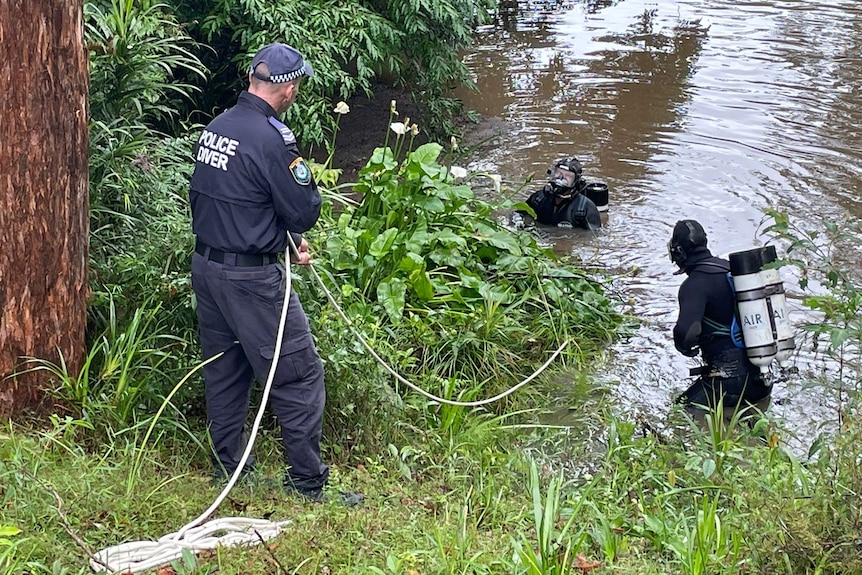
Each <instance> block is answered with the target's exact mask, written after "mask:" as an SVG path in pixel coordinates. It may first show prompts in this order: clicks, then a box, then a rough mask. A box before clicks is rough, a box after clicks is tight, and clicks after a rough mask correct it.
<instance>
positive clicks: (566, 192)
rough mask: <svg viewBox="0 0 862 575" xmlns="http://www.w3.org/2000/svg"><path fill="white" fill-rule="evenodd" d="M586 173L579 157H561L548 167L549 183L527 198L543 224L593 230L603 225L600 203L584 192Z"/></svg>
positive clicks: (528, 203)
mask: <svg viewBox="0 0 862 575" xmlns="http://www.w3.org/2000/svg"><path fill="white" fill-rule="evenodd" d="M582 172H583V168H582V167H581V163H580V162H579V161H578V159H577V158H564V159H562V160H558V161H557V162H555V163H554V165H553V167H552V168H551V169H549V170H548V175H549V176H550V177H549V179H548V183H546V184H545V185H544V186H543V187H542V189H540V190H538V191H536V192H534V193H533V194H532V195H531V196H530V197H529V198H528V199H527V205H528V206H530V207H531V208H533V211H534V212H536V220H537V221H538V222H539V223H541V224H545V225H552V226H561V227H564V226H571V227H576V228H584V229H586V230H593V231H596V230H598V229H600V228H601V227H602V219H601V216H600V215H599V210H598V208H597V207H596V204H595V203H593V201H592V200H590V199H589V198H588V197H587V196H586V195H585V194H584V191H585V190H586V188H587V185H588V184H587V182H586V180H584V179H583V177H581V174H582Z"/></svg>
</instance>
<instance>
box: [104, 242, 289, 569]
mask: <svg viewBox="0 0 862 575" xmlns="http://www.w3.org/2000/svg"><path fill="white" fill-rule="evenodd" d="M287 237H288V238H290V234H287ZM290 245H291V246H293V248H294V249H296V246H295V245H294V243H293V240H292V239H291V240H290ZM297 253H299V250H297ZM284 257H285V264H286V266H285V269H286V273H285V276H286V282H287V284H286V286H285V290H284V303H283V304H282V306H281V321H280V322H279V326H278V335H277V336H276V338H275V351H274V352H273V354H272V363H271V364H270V368H269V376H268V377H267V378H266V385H265V386H264V388H263V397H262V398H261V400H260V408H259V409H258V411H257V416H256V417H255V419H254V425H253V426H252V428H251V433H250V435H249V438H248V443H246V446H245V451H244V452H243V454H242V458H241V459H240V461H239V464H238V465H237V467H236V470H235V471H234V472H233V475H231V478H230V481H228V484H227V485H225V487H224V489H223V490H222V492H221V493H220V494H219V496H218V497H216V499H215V501H213V503H212V505H210V506H209V508H208V509H207V510H206V511H204V512H203V513H201V514H200V515H199V516H198V517H197V518H196V519H194V520H193V521H190V522H189V523H187V524H185V525H184V526H183V527H182V528H181V529H180V530H179V531H177V532H176V533H171V534H168V535H165V536H163V537H161V538H160V539H159V540H158V541H133V542H130V543H123V544H121V545H115V546H113V547H108V548H106V549H103V550H101V551H99V552H98V553H96V554H95V556H94V557H93V558H91V559H90V567H91V568H92V569H93V571H96V572H97V573H98V572H114V573H117V572H119V573H140V572H142V571H146V570H148V569H155V568H156V567H161V566H163V565H169V564H170V563H171V562H172V561H175V560H177V559H180V558H181V557H182V555H183V549H188V550H189V551H193V552H195V553H197V552H198V551H204V550H207V549H215V548H216V547H219V546H225V547H228V546H234V545H256V544H258V543H260V542H261V539H263V540H264V541H266V540H269V539H272V538H273V537H275V536H276V535H278V534H279V533H280V532H281V530H282V529H284V528H285V527H286V526H287V525H289V524H290V523H291V521H290V520H285V521H267V520H265V519H252V518H247V517H225V518H219V519H215V520H213V521H210V522H209V523H206V524H204V525H201V523H202V522H203V521H204V520H206V518H207V517H209V516H210V515H212V513H213V512H214V511H215V510H216V509H218V506H219V505H221V503H222V501H224V499H225V497H227V494H228V493H229V492H230V490H231V489H233V486H234V485H236V482H237V480H238V479H239V476H240V474H241V473H242V471H243V469H244V468H245V464H246V461H248V458H249V456H250V455H251V449H252V447H253V446H254V440H255V438H256V437H257V431H258V428H259V427H260V422H261V420H263V414H264V411H265V409H266V403H267V401H268V400H269V392H270V389H271V388H272V381H273V379H274V378H275V370H276V367H277V366H278V358H279V356H280V355H281V354H280V353H279V352H280V350H281V342H282V340H283V339H284V325H285V323H286V320H287V308H288V302H289V301H290V286H291V277H290V264H289V262H290V253H289V252H286V253H285V255H284ZM219 533H221V534H222V535H217V534H219Z"/></svg>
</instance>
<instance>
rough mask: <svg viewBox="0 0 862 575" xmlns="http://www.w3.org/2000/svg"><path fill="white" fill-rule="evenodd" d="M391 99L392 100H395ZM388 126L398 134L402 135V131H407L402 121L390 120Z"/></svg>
mask: <svg viewBox="0 0 862 575" xmlns="http://www.w3.org/2000/svg"><path fill="white" fill-rule="evenodd" d="M392 101H393V102H394V101H395V100H392ZM389 128H390V129H391V130H392V131H393V132H395V133H396V134H398V135H399V136H403V135H404V132H406V131H407V126H405V125H404V123H403V122H392V124H391V125H390V126H389Z"/></svg>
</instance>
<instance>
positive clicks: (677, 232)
mask: <svg viewBox="0 0 862 575" xmlns="http://www.w3.org/2000/svg"><path fill="white" fill-rule="evenodd" d="M668 254H669V256H670V259H671V261H672V262H673V263H674V264H676V265H677V266H678V267H679V271H677V272H676V273H677V274H680V273H685V274H687V275H688V277H687V278H686V279H685V280H684V281H683V282H682V285H681V286H680V288H679V317H678V318H677V322H676V325H675V326H674V328H673V339H674V345H675V346H676V349H677V350H678V351H679V352H680V353H682V354H683V355H685V356H687V357H694V356H696V355H697V354H698V352H700V354H701V358H702V359H703V362H704V364H705V369H703V370H702V372H703V373H702V375H701V376H700V377H699V378H698V379H697V380H696V381H695V382H694V384H692V385H691V386H690V387H689V388H688V389H687V390H686V391H685V392H683V393H682V394H681V395H680V396H679V397H678V398H677V401H679V402H681V403H686V404H692V405H705V406H709V407H715V406H716V405H717V403H718V401H719V400H721V401H722V402H723V404H724V405H725V406H727V407H736V406H737V405H740V404H754V403H757V402H760V401H762V400H764V399H766V398H768V397H769V396H770V393H771V387H770V386H769V385H767V383H766V382H765V381H764V380H763V377H762V376H761V373H760V370H759V369H758V368H757V367H756V366H755V365H753V364H752V363H751V362H750V361H749V359H748V357H747V355H746V350H745V348H741V347H737V345H736V344H734V342H733V339H732V338H731V333H730V332H731V325H732V324H733V318H734V315H735V314H736V297H735V295H734V291H733V288H732V286H731V284H730V282H728V280H727V274H728V272H729V270H730V264H729V262H728V261H727V260H725V259H722V258H717V257H714V256H713V255H712V253H711V252H710V251H709V249H708V248H707V237H706V232H704V230H703V227H702V226H701V225H700V224H699V223H698V222H696V221H695V220H680V221H678V222H677V223H676V225H675V226H674V229H673V235H672V236H671V239H670V241H669V242H668Z"/></svg>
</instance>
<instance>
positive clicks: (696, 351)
mask: <svg viewBox="0 0 862 575" xmlns="http://www.w3.org/2000/svg"><path fill="white" fill-rule="evenodd" d="M679 352H680V353H681V354H683V355H684V356H686V357H695V356H696V355H697V354H699V353H700V348H699V347H697V346H694V347H693V348H691V349H681V350H679Z"/></svg>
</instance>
